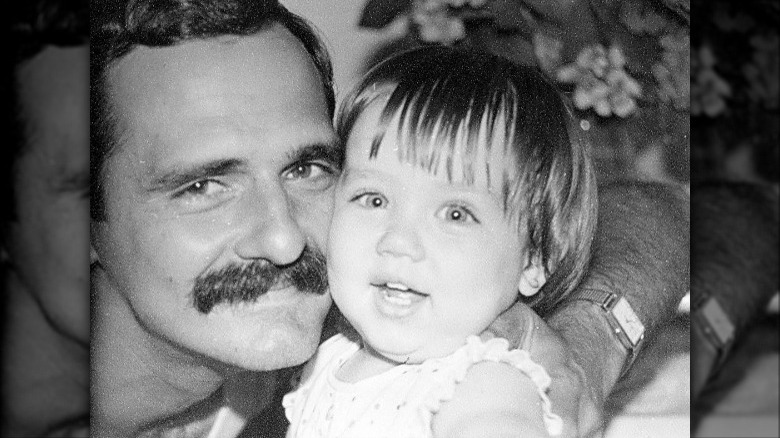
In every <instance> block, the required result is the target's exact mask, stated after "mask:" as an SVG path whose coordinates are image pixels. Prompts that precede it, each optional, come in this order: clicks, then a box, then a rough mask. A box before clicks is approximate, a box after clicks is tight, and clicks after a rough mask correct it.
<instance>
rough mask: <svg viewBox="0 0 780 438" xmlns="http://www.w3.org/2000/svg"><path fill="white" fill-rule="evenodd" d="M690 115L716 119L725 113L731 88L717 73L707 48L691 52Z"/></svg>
mask: <svg viewBox="0 0 780 438" xmlns="http://www.w3.org/2000/svg"><path fill="white" fill-rule="evenodd" d="M691 60H692V62H693V66H692V67H693V68H692V74H691V89H692V92H691V114H692V115H694V116H698V115H706V116H708V117H716V116H718V115H720V114H723V113H724V112H725V111H726V99H727V98H729V97H730V96H731V86H729V84H728V82H726V81H725V80H724V79H723V78H722V77H721V76H720V75H719V74H718V72H717V71H715V64H716V58H715V54H714V53H713V52H712V49H711V48H710V47H709V46H702V47H701V48H700V49H698V50H694V51H693V52H691Z"/></svg>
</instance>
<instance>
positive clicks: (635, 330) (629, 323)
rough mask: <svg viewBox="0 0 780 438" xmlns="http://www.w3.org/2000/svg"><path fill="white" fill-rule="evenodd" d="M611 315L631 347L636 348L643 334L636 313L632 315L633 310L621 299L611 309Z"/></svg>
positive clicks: (640, 322) (642, 327) (642, 326)
mask: <svg viewBox="0 0 780 438" xmlns="http://www.w3.org/2000/svg"><path fill="white" fill-rule="evenodd" d="M612 314H613V315H614V316H615V319H617V322H618V324H620V327H621V328H622V329H623V331H624V332H625V333H626V336H628V339H629V340H630V341H631V345H633V346H636V345H637V344H638V343H639V341H640V340H642V335H643V334H644V333H645V326H644V325H643V324H642V321H640V320H639V318H638V317H637V316H636V313H634V310H633V309H632V308H631V306H630V305H629V304H628V301H626V299H625V298H623V297H621V298H620V299H619V300H618V302H617V303H615V307H613V308H612Z"/></svg>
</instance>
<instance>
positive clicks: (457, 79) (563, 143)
mask: <svg viewBox="0 0 780 438" xmlns="http://www.w3.org/2000/svg"><path fill="white" fill-rule="evenodd" d="M374 102H379V103H381V102H385V103H384V109H383V111H382V113H381V116H380V121H379V124H378V126H377V128H376V133H375V137H374V140H373V142H372V147H371V152H370V155H371V157H375V156H376V154H377V152H378V149H379V147H380V144H381V142H382V138H383V136H384V134H385V133H386V130H387V128H388V126H389V125H390V122H391V121H392V120H397V121H398V123H397V127H398V128H397V129H398V132H397V135H398V138H399V139H400V143H401V144H400V145H399V150H398V154H399V159H400V160H402V161H404V162H409V163H415V164H417V165H418V166H420V167H422V168H424V169H427V170H428V171H429V172H431V173H436V172H438V171H439V170H442V169H443V170H444V171H445V172H446V173H447V178H448V179H449V180H450V181H452V180H453V178H454V177H455V176H454V174H455V172H461V173H460V175H459V176H460V177H461V178H462V181H465V182H466V183H467V184H471V183H472V182H473V180H474V175H475V167H476V166H486V167H485V171H486V174H487V175H488V181H490V180H491V178H492V176H491V172H497V171H498V172H500V173H501V181H502V182H501V187H496V188H492V187H491V188H490V189H491V190H496V189H498V191H497V192H496V193H499V194H500V196H501V198H502V200H503V203H504V211H505V213H506V214H507V215H509V217H511V218H514V220H517V226H518V230H519V231H520V235H521V236H522V235H525V234H526V233H527V235H528V241H527V242H525V248H526V249H527V252H528V256H529V259H528V260H529V262H530V261H531V260H534V261H536V262H537V263H541V264H542V266H544V268H545V271H546V274H547V283H546V284H545V286H544V287H543V289H542V290H541V291H540V293H538V294H536V295H535V296H534V297H532V298H531V299H529V300H528V301H527V304H529V305H531V306H532V307H534V309H535V310H536V311H537V312H538V313H540V314H542V315H544V314H546V313H548V312H549V311H550V310H551V309H552V308H554V307H555V306H556V304H558V303H559V302H561V301H562V300H563V299H564V298H565V297H566V296H567V295H568V294H569V293H570V292H571V291H572V290H573V289H574V288H575V286H576V285H577V284H578V283H579V281H580V280H581V279H582V277H583V275H584V273H585V271H586V269H587V267H588V263H589V260H590V246H591V241H592V240H593V234H594V232H595V224H596V211H597V199H596V180H595V175H594V173H593V169H592V166H591V162H590V158H589V151H588V147H587V144H586V142H584V141H583V140H582V139H581V136H580V135H579V134H578V133H577V130H576V128H574V126H573V123H572V116H571V110H570V109H569V107H567V105H566V104H565V103H564V100H563V99H562V97H561V95H560V93H559V92H558V90H557V89H556V88H555V86H554V85H553V84H551V83H550V82H549V81H548V80H547V79H546V78H545V77H544V76H543V75H542V74H541V73H540V72H539V71H538V70H537V69H535V68H533V67H529V66H521V65H516V64H514V63H512V62H511V61H509V60H507V59H505V58H501V57H499V56H496V55H492V54H489V53H486V52H480V51H476V50H472V49H463V48H451V47H445V46H426V47H422V48H418V49H414V50H410V51H406V52H402V53H400V54H397V55H395V56H393V57H391V58H389V59H387V60H385V61H383V62H382V63H380V64H378V65H377V66H375V67H374V68H372V69H371V70H370V71H369V72H368V73H367V74H366V75H365V76H364V78H363V79H362V81H361V82H360V84H359V85H358V87H357V88H356V89H355V90H354V91H353V92H352V93H351V94H350V95H348V96H346V98H345V99H344V102H343V103H342V106H341V109H340V112H339V115H338V118H337V123H336V126H337V130H338V133H339V135H340V137H341V138H342V139H343V141H345V142H346V140H347V139H348V136H349V133H350V131H351V129H352V127H353V125H354V124H355V122H356V121H357V119H358V117H360V115H361V114H362V113H363V112H364V110H365V109H366V108H367V107H368V106H369V105H371V104H372V103H374ZM480 152H482V153H480ZM495 153H499V154H501V155H500V156H499V158H501V160H500V163H501V169H491V168H490V166H489V164H488V162H489V161H491V160H489V159H488V158H489V157H491V154H495ZM456 155H457V156H458V159H457V160H455V159H454V158H455V156H456ZM480 160H482V161H484V163H483V162H480ZM495 161H496V160H493V162H495ZM456 162H457V163H459V164H460V166H459V167H460V168H459V169H454V168H453V167H454V163H456ZM522 262H523V261H522V260H518V263H522Z"/></svg>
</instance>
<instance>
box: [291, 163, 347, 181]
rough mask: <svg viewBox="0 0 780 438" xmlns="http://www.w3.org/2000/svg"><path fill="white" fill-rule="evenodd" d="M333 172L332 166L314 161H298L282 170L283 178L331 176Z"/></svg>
mask: <svg viewBox="0 0 780 438" xmlns="http://www.w3.org/2000/svg"><path fill="white" fill-rule="evenodd" d="M334 174H335V171H334V170H333V167H332V166H330V165H327V164H323V163H316V162H313V163H298V164H295V165H293V166H292V167H290V168H289V169H287V170H286V171H285V172H284V178H285V179H290V180H295V179H311V178H322V177H326V176H333V175H334Z"/></svg>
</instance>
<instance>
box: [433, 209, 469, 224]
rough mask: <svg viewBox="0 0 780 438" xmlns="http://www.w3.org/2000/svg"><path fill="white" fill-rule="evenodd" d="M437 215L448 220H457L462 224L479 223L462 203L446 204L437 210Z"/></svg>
mask: <svg viewBox="0 0 780 438" xmlns="http://www.w3.org/2000/svg"><path fill="white" fill-rule="evenodd" d="M438 215H439V217H441V218H442V219H444V220H446V221H449V222H457V223H462V224H468V223H477V224H478V223H479V221H478V220H477V218H476V216H474V214H473V213H472V212H471V211H470V210H469V209H468V208H467V207H464V206H462V205H447V206H445V207H444V208H442V209H441V211H440V212H439V214H438Z"/></svg>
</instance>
